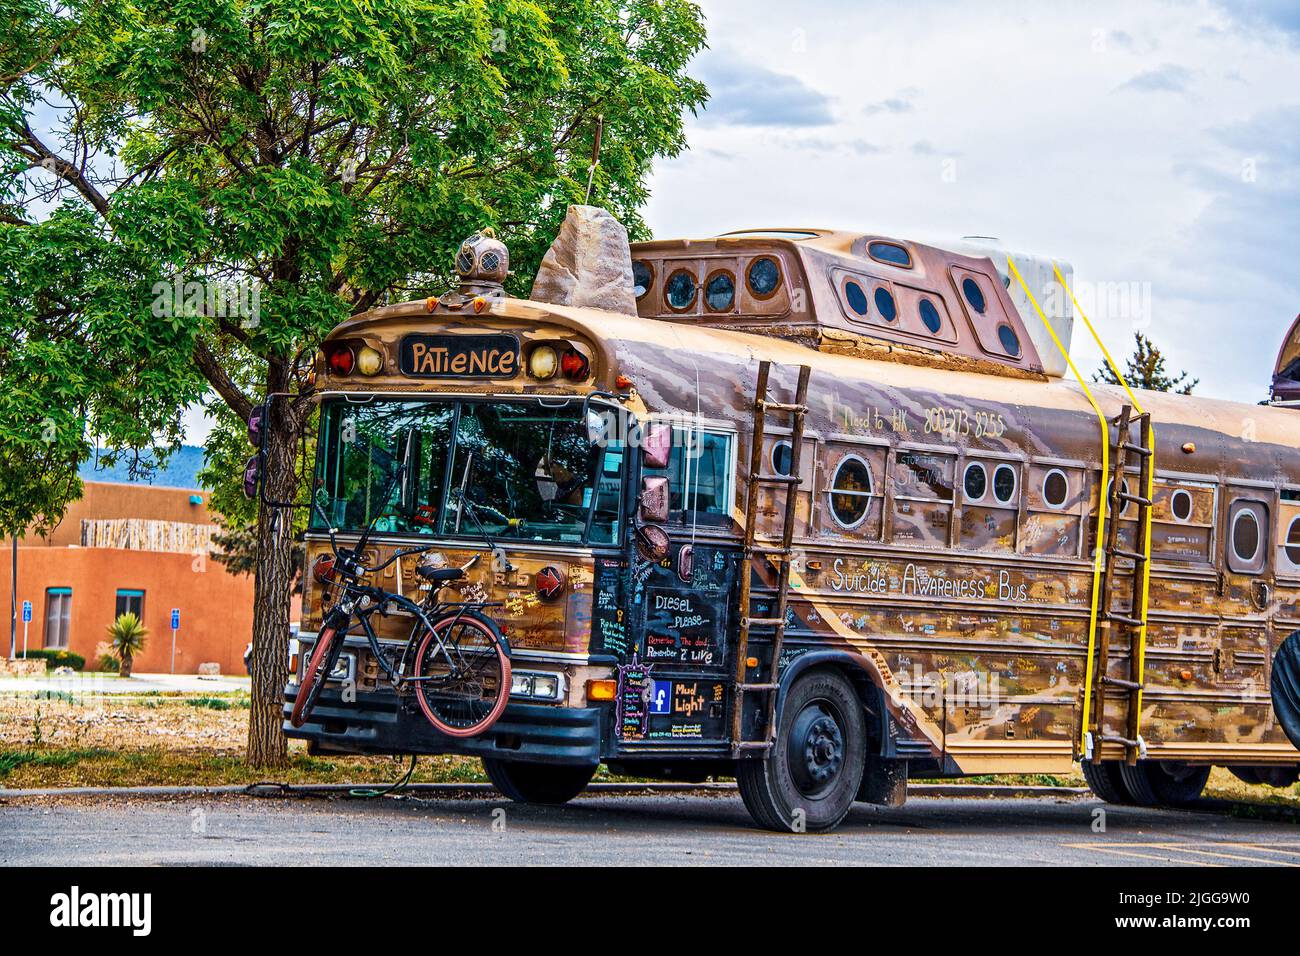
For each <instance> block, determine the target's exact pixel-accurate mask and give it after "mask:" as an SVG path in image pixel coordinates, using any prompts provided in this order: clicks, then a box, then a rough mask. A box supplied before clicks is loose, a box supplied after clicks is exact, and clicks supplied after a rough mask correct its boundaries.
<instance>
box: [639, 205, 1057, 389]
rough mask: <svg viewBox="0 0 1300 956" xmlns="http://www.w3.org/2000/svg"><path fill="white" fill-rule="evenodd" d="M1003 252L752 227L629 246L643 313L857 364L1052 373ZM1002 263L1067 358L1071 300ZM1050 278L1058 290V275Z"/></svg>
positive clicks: (981, 246)
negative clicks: (1019, 277)
mask: <svg viewBox="0 0 1300 956" xmlns="http://www.w3.org/2000/svg"><path fill="white" fill-rule="evenodd" d="M957 250H960V251H957ZM1006 256H1007V253H1006V251H1005V250H1001V249H999V247H998V246H997V244H996V241H993V240H987V241H986V240H974V241H972V240H966V241H963V242H962V243H959V244H956V250H953V249H941V248H938V247H936V246H930V245H924V244H921V243H918V242H911V241H907V240H901V239H894V238H889V237H886V236H879V235H872V234H859V233H851V232H839V231H833V230H828V229H762V230H746V231H742V232H732V233H727V234H726V235H722V236H718V237H716V238H713V239H702V240H696V239H685V240H682V239H678V240H659V241H654V242H642V243H635V244H633V245H632V270H633V281H634V284H635V291H636V302H637V312H638V313H639V314H640V315H641V316H642V317H644V318H659V319H666V320H669V321H673V322H683V323H690V324H698V325H704V326H711V327H715V328H726V329H732V330H736V331H746V332H753V333H759V334H763V335H773V336H778V337H780V338H786V339H791V340H793V341H796V342H799V343H800V344H803V345H807V346H810V347H812V348H816V349H819V350H821V351H830V352H839V353H843V354H849V355H856V356H859V357H863V358H881V359H886V360H890V361H896V362H903V363H906V364H914V365H929V366H935V367H938V368H945V369H952V370H963V371H978V372H985V373H991V374H1000V375H1008V376H1013V377H1022V378H1039V379H1041V378H1044V377H1060V376H1062V375H1064V374H1065V372H1066V370H1067V363H1066V361H1065V356H1064V355H1063V354H1062V352H1061V349H1059V348H1058V347H1057V346H1056V344H1055V343H1054V342H1053V341H1052V338H1051V334H1050V333H1049V331H1048V330H1047V328H1046V327H1045V326H1044V325H1043V322H1042V320H1041V319H1039V318H1038V315H1037V313H1036V310H1034V309H1033V308H1032V306H1030V304H1029V302H1028V300H1027V299H1026V298H1025V296H1024V292H1023V290H1022V289H1021V288H1020V286H1019V284H1018V283H1013V282H1012V281H1011V277H1010V276H1009V275H1008V273H1007V272H1006V265H1005V263H1006ZM1014 258H1015V260H1016V262H1017V266H1018V268H1020V269H1021V270H1022V274H1023V275H1024V276H1025V279H1026V282H1027V283H1028V284H1029V285H1030V287H1031V289H1033V291H1034V297H1035V299H1036V300H1037V301H1038V304H1039V305H1040V306H1041V307H1042V308H1043V309H1044V311H1045V312H1046V313H1047V314H1048V315H1049V316H1051V320H1052V325H1053V331H1054V332H1055V333H1056V335H1057V336H1059V337H1060V340H1061V344H1062V346H1063V347H1064V348H1065V349H1066V350H1068V349H1069V343H1070V333H1071V329H1072V325H1073V311H1072V303H1071V300H1070V297H1069V295H1068V293H1066V291H1065V289H1064V288H1063V287H1061V285H1060V284H1059V283H1058V282H1057V280H1056V278H1055V275H1054V273H1053V264H1052V262H1051V260H1048V259H1044V258H1041V257H1035V256H1025V255H1020V254H1015V256H1014ZM1061 270H1062V273H1063V274H1064V275H1065V277H1066V280H1067V281H1069V278H1070V268H1069V266H1068V265H1063V266H1061Z"/></svg>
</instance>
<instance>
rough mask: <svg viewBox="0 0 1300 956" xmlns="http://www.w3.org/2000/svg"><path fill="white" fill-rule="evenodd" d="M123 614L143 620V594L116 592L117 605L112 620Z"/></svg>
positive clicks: (139, 592)
mask: <svg viewBox="0 0 1300 956" xmlns="http://www.w3.org/2000/svg"><path fill="white" fill-rule="evenodd" d="M123 614H134V615H135V616H136V618H137V619H138V620H141V621H143V620H144V592H143V591H118V592H117V605H116V607H115V608H114V610H113V620H115V621H116V620H117V619H118V618H119V617H121V616H122V615H123Z"/></svg>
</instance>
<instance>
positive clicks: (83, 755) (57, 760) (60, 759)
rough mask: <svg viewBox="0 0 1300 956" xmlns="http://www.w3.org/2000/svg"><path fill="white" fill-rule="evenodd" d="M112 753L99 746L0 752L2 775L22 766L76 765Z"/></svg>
mask: <svg viewBox="0 0 1300 956" xmlns="http://www.w3.org/2000/svg"><path fill="white" fill-rule="evenodd" d="M111 754H112V751H109V750H101V749H99V748H90V749H76V750H56V749H36V748H29V749H27V750H11V751H9V752H8V753H0V777H7V776H9V774H11V773H13V772H14V771H15V770H17V769H18V768H20V767H43V768H48V767H74V766H76V765H77V764H78V763H80V762H81V761H82V760H92V759H95V758H96V757H103V756H110V755H111Z"/></svg>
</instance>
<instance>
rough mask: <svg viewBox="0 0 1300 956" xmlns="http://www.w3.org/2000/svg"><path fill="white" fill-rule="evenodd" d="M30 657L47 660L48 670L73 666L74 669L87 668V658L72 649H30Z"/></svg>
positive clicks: (46, 666) (46, 667) (28, 653)
mask: <svg viewBox="0 0 1300 956" xmlns="http://www.w3.org/2000/svg"><path fill="white" fill-rule="evenodd" d="M27 656H28V658H31V659H34V660H42V661H45V669H46V670H50V671H52V670H54V668H56V667H71V668H72V669H73V670H74V671H79V670H82V669H84V668H85V666H86V659H85V658H84V657H82V656H81V655H80V654H74V653H72V651H59V650H49V649H44V648H42V649H41V650H35V651H28V652H27Z"/></svg>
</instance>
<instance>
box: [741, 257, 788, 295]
mask: <svg viewBox="0 0 1300 956" xmlns="http://www.w3.org/2000/svg"><path fill="white" fill-rule="evenodd" d="M745 281H746V282H747V283H748V284H749V291H750V292H751V293H752V294H753V296H754V298H756V299H770V298H771V297H772V296H774V295H776V290H777V289H779V288H780V287H781V267H780V266H778V265H777V264H776V260H775V259H773V258H772V257H771V256H760V257H759V258H757V259H755V260H754V261H753V262H751V263H750V264H749V270H748V271H747V272H746V273H745Z"/></svg>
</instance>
